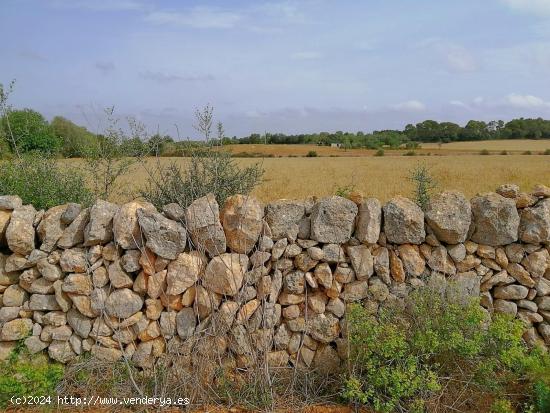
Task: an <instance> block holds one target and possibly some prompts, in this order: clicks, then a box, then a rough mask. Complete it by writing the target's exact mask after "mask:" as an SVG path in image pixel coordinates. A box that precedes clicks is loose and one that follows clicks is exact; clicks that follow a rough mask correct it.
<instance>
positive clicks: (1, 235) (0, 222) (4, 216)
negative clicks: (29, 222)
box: [0, 209, 11, 247]
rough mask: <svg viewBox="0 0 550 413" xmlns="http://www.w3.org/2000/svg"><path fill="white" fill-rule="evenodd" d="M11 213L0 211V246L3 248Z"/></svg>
mask: <svg viewBox="0 0 550 413" xmlns="http://www.w3.org/2000/svg"><path fill="white" fill-rule="evenodd" d="M10 218H11V211H4V210H2V209H0V246H3V247H5V246H6V245H7V244H6V230H7V229H8V225H9V224H10Z"/></svg>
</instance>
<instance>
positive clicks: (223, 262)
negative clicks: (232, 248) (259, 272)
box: [203, 253, 248, 296]
mask: <svg viewBox="0 0 550 413" xmlns="http://www.w3.org/2000/svg"><path fill="white" fill-rule="evenodd" d="M247 269H248V257H247V256H246V255H244V254H232V253H225V254H222V255H219V256H216V257H214V258H212V260H211V261H210V262H209V263H208V265H207V267H206V271H205V274H204V277H203V285H204V286H205V287H206V288H207V289H209V290H210V291H213V292H215V293H218V294H225V295H229V296H233V295H235V294H237V292H238V291H239V289H240V288H241V286H242V283H243V278H244V273H245V272H246V270H247Z"/></svg>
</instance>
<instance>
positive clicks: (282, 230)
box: [265, 199, 306, 240]
mask: <svg viewBox="0 0 550 413" xmlns="http://www.w3.org/2000/svg"><path fill="white" fill-rule="evenodd" d="M305 214H306V207H305V204H304V202H303V201H295V200H288V199H281V200H278V201H274V202H271V203H269V204H267V206H266V208H265V220H266V222H267V223H268V225H269V227H270V228H271V233H272V237H273V239H275V240H278V239H281V238H289V239H291V240H295V239H296V237H297V236H298V231H299V229H300V228H299V223H300V221H301V220H302V218H304V217H305Z"/></svg>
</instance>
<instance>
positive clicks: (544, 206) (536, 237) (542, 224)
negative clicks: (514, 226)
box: [519, 198, 550, 244]
mask: <svg viewBox="0 0 550 413" xmlns="http://www.w3.org/2000/svg"><path fill="white" fill-rule="evenodd" d="M519 239H520V240H521V241H523V242H527V243H531V244H539V243H550V199H549V198H546V199H543V200H541V201H539V202H537V204H536V205H535V206H533V207H531V208H525V209H524V210H522V211H521V219H520V224H519Z"/></svg>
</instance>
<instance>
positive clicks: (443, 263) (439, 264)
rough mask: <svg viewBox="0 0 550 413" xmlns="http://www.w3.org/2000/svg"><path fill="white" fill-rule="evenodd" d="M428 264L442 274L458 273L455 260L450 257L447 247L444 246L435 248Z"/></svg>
mask: <svg viewBox="0 0 550 413" xmlns="http://www.w3.org/2000/svg"><path fill="white" fill-rule="evenodd" d="M428 266H429V267H430V268H431V269H432V270H434V271H437V272H440V273H442V274H448V275H454V274H456V267H455V265H454V263H453V260H452V259H451V258H450V257H449V254H448V253H447V249H446V248H445V247H444V246H439V247H436V248H434V249H433V251H432V255H431V256H430V259H429V260H428Z"/></svg>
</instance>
